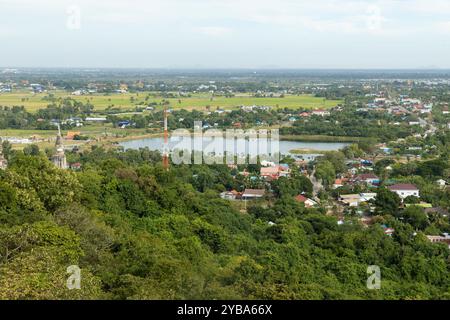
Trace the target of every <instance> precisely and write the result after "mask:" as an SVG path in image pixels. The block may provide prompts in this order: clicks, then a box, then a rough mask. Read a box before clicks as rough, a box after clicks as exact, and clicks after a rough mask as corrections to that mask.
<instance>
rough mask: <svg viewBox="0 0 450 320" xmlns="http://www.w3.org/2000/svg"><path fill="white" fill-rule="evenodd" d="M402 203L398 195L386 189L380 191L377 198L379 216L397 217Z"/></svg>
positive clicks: (376, 204)
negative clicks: (389, 215)
mask: <svg viewBox="0 0 450 320" xmlns="http://www.w3.org/2000/svg"><path fill="white" fill-rule="evenodd" d="M401 203H402V201H401V199H400V197H399V196H398V194H397V193H395V192H392V191H390V190H389V189H387V188H384V187H382V188H379V189H378V192H377V196H376V197H375V206H376V213H377V214H379V215H383V214H391V215H396V214H397V212H398V209H399V207H400V204H401Z"/></svg>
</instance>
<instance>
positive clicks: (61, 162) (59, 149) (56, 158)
mask: <svg viewBox="0 0 450 320" xmlns="http://www.w3.org/2000/svg"><path fill="white" fill-rule="evenodd" d="M55 147H56V153H55V154H54V155H53V156H52V162H53V164H54V165H55V166H57V167H58V168H60V169H67V168H68V165H67V160H66V155H65V153H64V145H63V141H62V136H61V128H60V127H59V125H58V136H57V137H56V143H55Z"/></svg>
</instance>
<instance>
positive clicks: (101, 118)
mask: <svg viewBox="0 0 450 320" xmlns="http://www.w3.org/2000/svg"><path fill="white" fill-rule="evenodd" d="M85 121H87V122H105V121H106V118H104V117H98V118H92V117H87V118H86V119H85Z"/></svg>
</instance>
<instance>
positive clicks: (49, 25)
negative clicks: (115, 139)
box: [0, 0, 450, 68]
mask: <svg viewBox="0 0 450 320" xmlns="http://www.w3.org/2000/svg"><path fill="white" fill-rule="evenodd" d="M0 44H1V45H0V66H3V67H149V68H450V0H384V1H377V0H336V1H333V0H128V1H118V0H73V1H66V0H0Z"/></svg>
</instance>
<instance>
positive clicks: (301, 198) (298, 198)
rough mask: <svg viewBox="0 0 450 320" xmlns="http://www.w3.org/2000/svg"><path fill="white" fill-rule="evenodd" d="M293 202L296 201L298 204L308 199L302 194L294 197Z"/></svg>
mask: <svg viewBox="0 0 450 320" xmlns="http://www.w3.org/2000/svg"><path fill="white" fill-rule="evenodd" d="M295 200H297V201H298V202H305V201H306V200H308V198H307V197H305V196H304V195H302V194H299V195H298V196H296V197H295Z"/></svg>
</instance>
